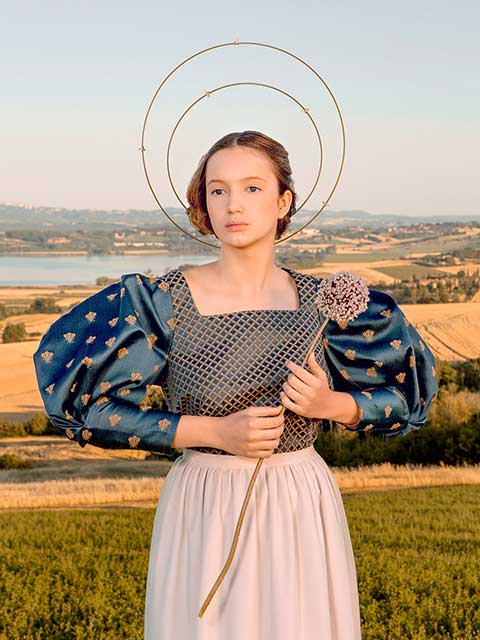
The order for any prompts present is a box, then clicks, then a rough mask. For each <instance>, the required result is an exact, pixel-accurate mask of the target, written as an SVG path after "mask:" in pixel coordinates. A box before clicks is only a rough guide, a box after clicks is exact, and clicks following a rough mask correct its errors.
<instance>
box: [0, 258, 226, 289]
mask: <svg viewBox="0 0 480 640" xmlns="http://www.w3.org/2000/svg"><path fill="white" fill-rule="evenodd" d="M215 259H216V255H215V254H213V255H195V256H190V255H167V254H163V253H155V254H154V253H149V254H142V255H133V254H128V255H114V256H87V255H72V256H68V255H65V256H63V255H52V256H28V255H24V256H21V255H20V256H0V286H2V287H5V286H22V285H23V286H31V285H72V284H93V285H94V284H95V280H96V278H97V277H99V276H106V277H108V278H115V279H116V278H119V277H120V276H121V275H123V274H124V273H132V272H135V273H144V272H145V271H147V270H148V269H151V270H152V272H153V273H154V274H155V275H157V276H160V275H163V274H164V273H166V272H167V271H169V270H170V269H175V268H177V267H179V266H180V265H182V264H186V263H188V264H205V263H206V262H213V261H214V260H215Z"/></svg>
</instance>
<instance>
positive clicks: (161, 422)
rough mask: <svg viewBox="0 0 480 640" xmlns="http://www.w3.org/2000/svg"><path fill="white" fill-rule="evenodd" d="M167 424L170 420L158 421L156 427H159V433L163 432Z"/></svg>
mask: <svg viewBox="0 0 480 640" xmlns="http://www.w3.org/2000/svg"><path fill="white" fill-rule="evenodd" d="M169 424H170V420H167V418H163V420H159V421H158V426H159V427H160V429H161V431H165V430H166V429H167V427H168V425H169Z"/></svg>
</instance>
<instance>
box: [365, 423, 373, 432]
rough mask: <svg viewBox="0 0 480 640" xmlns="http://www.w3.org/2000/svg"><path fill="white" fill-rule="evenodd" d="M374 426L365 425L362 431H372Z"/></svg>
mask: <svg viewBox="0 0 480 640" xmlns="http://www.w3.org/2000/svg"><path fill="white" fill-rule="evenodd" d="M374 426H375V425H373V424H372V423H371V422H370V423H369V424H367V425H366V427H365V429H364V431H370V429H373V427H374Z"/></svg>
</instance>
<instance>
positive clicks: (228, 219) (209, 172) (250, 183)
mask: <svg viewBox="0 0 480 640" xmlns="http://www.w3.org/2000/svg"><path fill="white" fill-rule="evenodd" d="M205 185H206V198H207V210H208V215H209V217H210V222H211V224H212V227H213V230H214V232H215V235H216V236H217V238H218V239H219V240H220V241H221V242H222V243H226V244H229V245H232V246H235V247H246V246H250V245H252V244H254V243H257V242H259V241H260V240H263V239H266V238H268V239H269V240H270V241H271V243H272V244H273V241H274V239H275V232H276V229H277V221H278V220H279V219H280V218H283V216H284V215H286V214H287V213H288V211H289V209H290V204H291V202H292V193H291V191H289V190H287V191H285V193H284V194H283V195H281V196H279V194H278V181H277V177H276V176H275V174H274V172H273V168H272V165H271V164H270V160H269V158H268V157H267V156H266V155H265V154H263V153H261V152H258V151H256V150H254V149H251V148H249V147H241V146H239V147H230V148H228V149H221V150H220V151H217V152H215V153H214V154H213V156H212V157H211V158H209V160H208V162H207V167H206V173H205Z"/></svg>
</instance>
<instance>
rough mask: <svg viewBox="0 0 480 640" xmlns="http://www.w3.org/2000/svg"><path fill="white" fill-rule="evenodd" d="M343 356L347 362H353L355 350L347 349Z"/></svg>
mask: <svg viewBox="0 0 480 640" xmlns="http://www.w3.org/2000/svg"><path fill="white" fill-rule="evenodd" d="M345 355H346V357H347V358H348V359H349V360H355V349H347V350H346V351H345Z"/></svg>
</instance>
